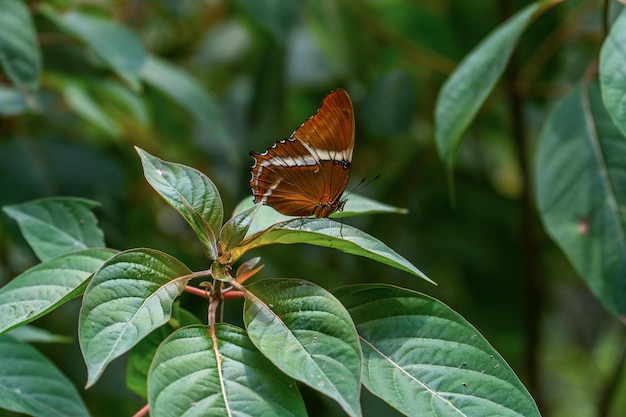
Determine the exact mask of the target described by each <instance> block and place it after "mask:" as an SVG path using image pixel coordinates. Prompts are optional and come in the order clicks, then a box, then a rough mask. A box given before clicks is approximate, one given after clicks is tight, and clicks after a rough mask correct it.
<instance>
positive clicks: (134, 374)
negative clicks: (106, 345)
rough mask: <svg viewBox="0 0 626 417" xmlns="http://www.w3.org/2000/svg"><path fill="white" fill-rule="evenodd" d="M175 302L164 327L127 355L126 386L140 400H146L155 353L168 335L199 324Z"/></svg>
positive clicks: (144, 339)
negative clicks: (170, 315) (149, 374)
mask: <svg viewBox="0 0 626 417" xmlns="http://www.w3.org/2000/svg"><path fill="white" fill-rule="evenodd" d="M178 304H179V303H178V302H176V303H175V304H174V306H173V308H172V317H171V319H170V320H169V322H168V323H167V324H168V325H166V326H161V327H159V328H158V329H156V330H154V331H153V332H152V333H150V334H149V335H148V336H146V337H145V338H143V339H142V340H141V341H140V342H139V343H137V345H136V346H135V347H133V348H132V350H131V351H130V353H129V354H128V362H127V365H126V386H127V387H128V389H130V390H131V391H133V392H134V393H135V394H137V395H139V396H140V397H141V398H145V399H147V398H148V373H149V371H150V365H151V364H152V359H153V358H154V355H155V354H156V351H157V349H158V347H159V345H160V344H161V342H163V340H165V339H166V338H167V337H168V336H169V335H171V334H172V333H174V331H175V330H176V329H179V328H181V327H184V326H188V325H190V324H201V323H202V322H201V321H200V319H198V318H197V317H195V316H194V315H193V314H191V313H190V312H188V311H186V310H183V309H182V308H180V306H179V305H178Z"/></svg>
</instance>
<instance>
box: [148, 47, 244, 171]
mask: <svg viewBox="0 0 626 417" xmlns="http://www.w3.org/2000/svg"><path fill="white" fill-rule="evenodd" d="M141 77H142V79H143V80H144V81H145V82H146V83H148V84H150V85H151V86H152V87H154V88H156V89H157V90H159V91H161V92H162V93H163V94H165V95H166V96H168V97H169V98H171V99H172V100H173V101H174V102H176V103H178V105H180V106H181V107H182V108H184V109H185V110H187V111H188V112H189V114H191V115H192V116H193V118H194V119H195V121H196V122H197V123H198V125H199V127H200V130H201V131H202V134H203V136H206V137H207V138H208V139H209V140H212V141H214V142H216V143H217V144H219V145H220V146H221V149H222V150H223V151H224V153H225V154H226V156H227V157H228V159H229V160H230V161H231V162H238V161H239V160H240V157H239V155H238V154H237V152H236V150H235V147H234V146H233V141H232V140H231V139H230V137H229V135H228V133H227V132H226V127H225V125H224V116H223V115H222V112H221V110H220V108H219V106H218V103H217V102H216V100H215V99H214V98H213V96H212V95H211V94H209V93H208V92H207V91H206V89H205V88H204V87H203V86H202V85H200V84H199V83H198V82H197V81H196V80H195V79H194V78H192V77H191V76H190V75H189V74H187V73H186V72H184V71H183V70H182V69H181V68H178V67H175V66H174V65H172V64H170V63H168V62H167V61H164V60H162V59H159V58H157V57H156V56H154V55H151V56H148V59H147V60H146V63H145V65H144V66H143V68H142V69H141Z"/></svg>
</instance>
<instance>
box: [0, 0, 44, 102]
mask: <svg viewBox="0 0 626 417" xmlns="http://www.w3.org/2000/svg"><path fill="white" fill-rule="evenodd" d="M0 10H2V13H0V63H1V64H2V67H3V68H4V71H5V72H6V74H7V76H8V77H9V79H10V80H11V81H12V82H13V83H14V84H15V85H17V86H18V87H23V88H26V89H28V90H35V89H36V88H37V87H38V86H39V75H40V73H41V51H40V50H39V44H38V43H37V33H36V32H35V26H34V25H33V19H32V18H31V16H30V11H29V10H28V7H27V6H26V4H25V3H24V2H23V1H22V0H0Z"/></svg>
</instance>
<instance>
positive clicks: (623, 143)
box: [535, 84, 626, 316]
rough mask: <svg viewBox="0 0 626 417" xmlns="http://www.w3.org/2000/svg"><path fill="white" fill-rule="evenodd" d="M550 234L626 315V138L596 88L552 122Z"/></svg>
mask: <svg viewBox="0 0 626 417" xmlns="http://www.w3.org/2000/svg"><path fill="white" fill-rule="evenodd" d="M535 177H536V180H537V186H536V189H537V205H538V208H539V213H540V215H541V218H542V220H543V223H544V225H545V227H546V230H547V231H548V234H549V235H550V236H551V237H552V239H554V241H555V242H556V243H557V244H558V245H559V246H560V247H561V249H562V250H563V252H565V254H566V255H567V257H568V258H569V260H570V262H571V263H572V265H574V267H575V268H576V270H577V271H578V273H579V274H580V275H581V277H582V278H583V279H584V280H585V281H586V282H587V285H589V287H590V288H591V290H592V291H593V292H594V294H595V295H596V296H597V297H598V298H599V299H600V301H601V302H602V303H603V304H604V306H605V307H606V308H607V309H608V310H609V311H611V312H612V313H613V314H616V315H621V316H624V315H625V314H626V280H625V279H624V277H626V139H625V138H624V136H623V135H622V134H621V132H620V131H619V130H618V129H617V127H616V126H615V125H614V124H613V122H612V120H611V118H610V116H609V114H608V113H607V111H606V109H605V108H604V105H603V103H602V99H601V97H600V91H599V89H598V86H597V85H596V84H591V85H588V84H585V85H583V86H578V87H576V88H574V89H573V90H572V92H571V93H570V94H569V95H568V96H567V97H565V98H564V99H562V100H561V101H560V102H559V104H558V105H557V106H556V108H555V110H554V112H553V113H552V115H551V116H550V117H549V118H548V120H547V121H546V124H545V126H544V128H543V131H542V133H541V136H540V139H539V147H538V149H537V160H536V166H535Z"/></svg>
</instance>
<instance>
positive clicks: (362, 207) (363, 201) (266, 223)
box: [234, 193, 408, 236]
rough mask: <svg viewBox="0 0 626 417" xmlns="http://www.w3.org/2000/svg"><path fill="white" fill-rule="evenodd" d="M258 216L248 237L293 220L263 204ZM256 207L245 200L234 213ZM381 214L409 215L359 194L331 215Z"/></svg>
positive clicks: (291, 217) (350, 196)
mask: <svg viewBox="0 0 626 417" xmlns="http://www.w3.org/2000/svg"><path fill="white" fill-rule="evenodd" d="M257 205H259V206H261V208H260V209H259V211H258V212H257V214H256V215H255V217H254V219H253V220H252V223H251V225H250V228H249V229H248V236H250V235H252V234H254V233H256V232H259V231H261V230H265V229H267V228H268V227H270V226H271V225H273V224H276V223H280V222H284V221H288V220H293V216H285V215H284V214H281V213H279V212H277V211H276V210H274V209H273V208H271V207H269V206H265V205H261V204H257ZM253 206H255V204H254V202H253V200H252V198H245V199H243V200H241V202H240V203H239V204H238V205H237V207H236V208H235V210H234V212H235V213H241V212H242V211H244V210H246V209H249V208H250V207H253ZM379 213H399V214H406V213H408V210H407V209H404V208H399V207H394V206H390V205H388V204H385V203H381V202H380V201H376V200H372V199H371V198H368V197H364V196H362V195H359V194H352V193H351V194H350V195H349V197H348V200H347V201H346V205H345V206H344V208H343V210H342V211H339V212H336V213H333V214H331V216H330V217H331V218H333V219H335V218H343V217H352V216H361V215H366V214H379Z"/></svg>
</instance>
